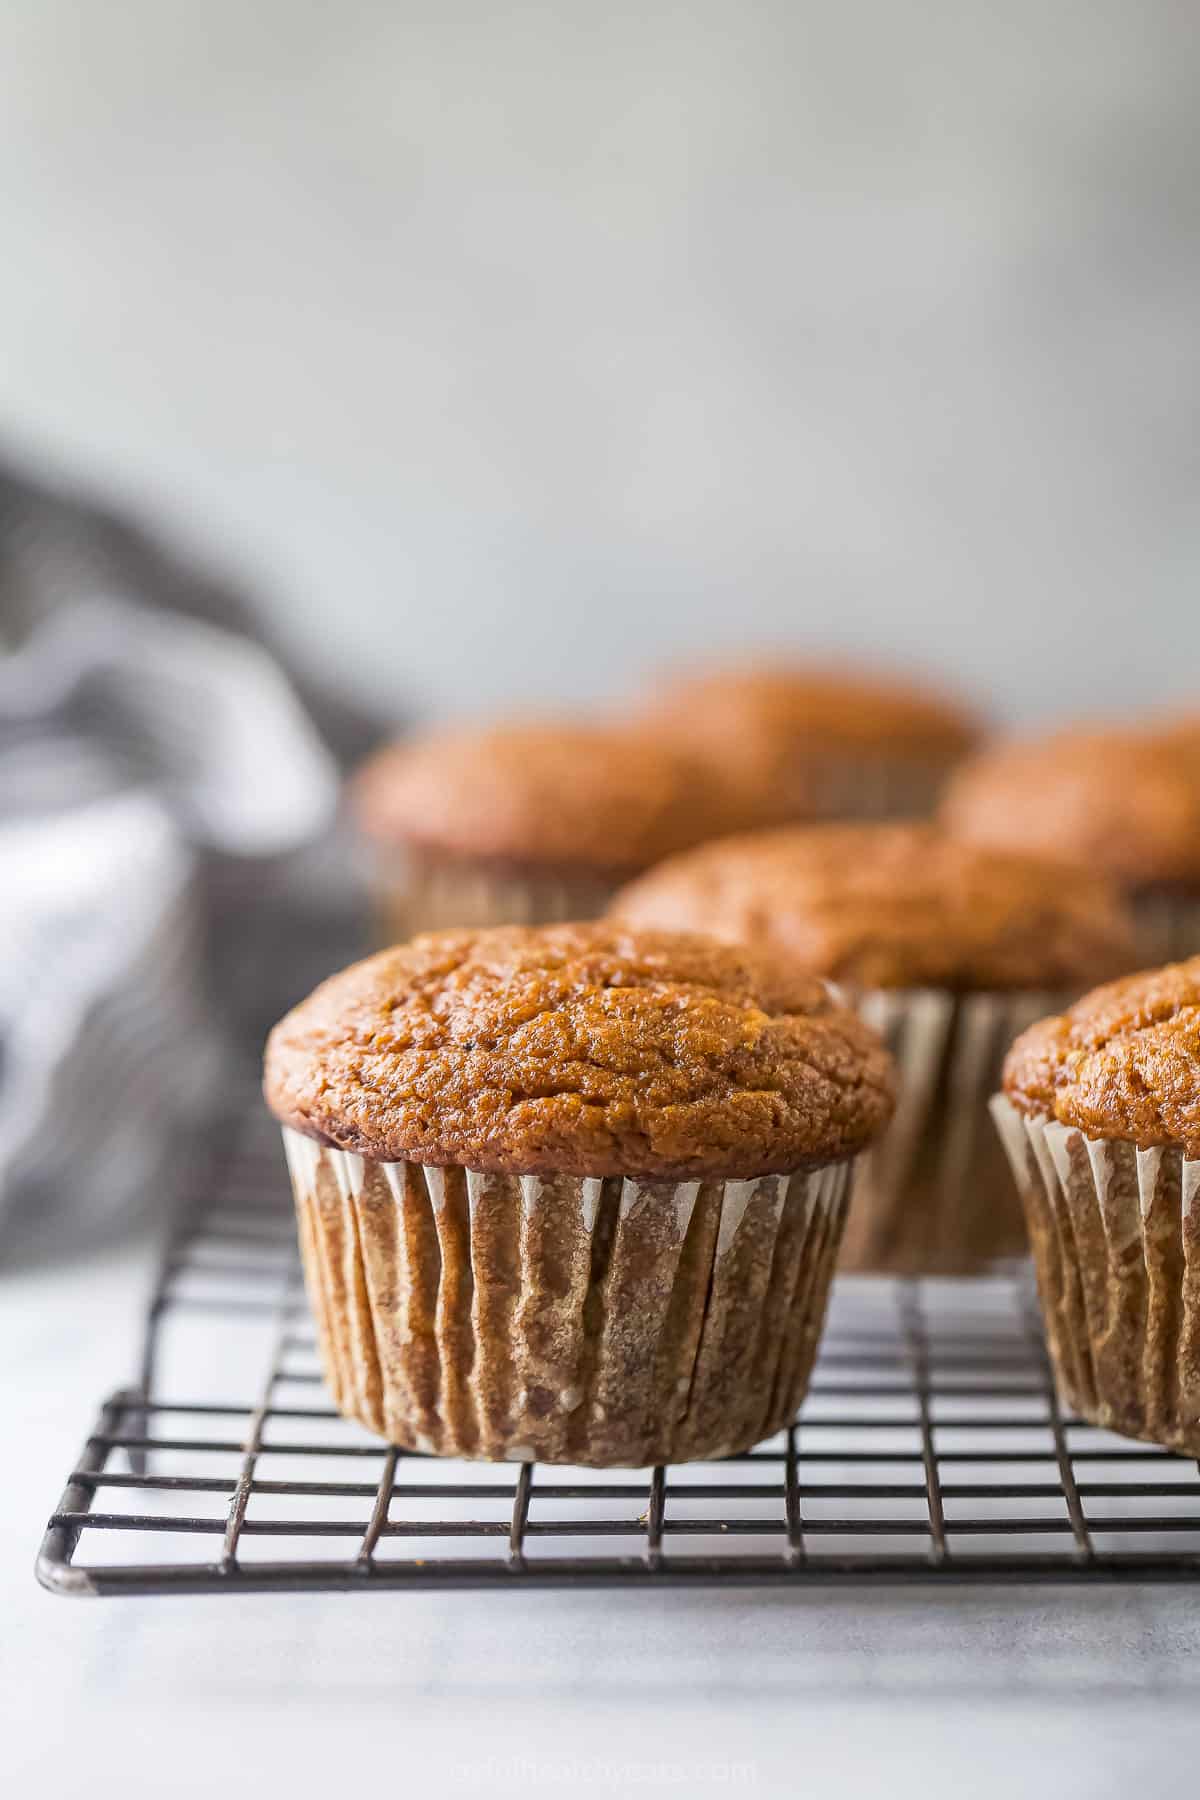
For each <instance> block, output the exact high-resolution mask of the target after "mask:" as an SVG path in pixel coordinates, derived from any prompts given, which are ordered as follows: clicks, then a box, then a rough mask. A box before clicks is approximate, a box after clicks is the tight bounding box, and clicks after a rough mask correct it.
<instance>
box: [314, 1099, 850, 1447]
mask: <svg viewBox="0 0 1200 1800" xmlns="http://www.w3.org/2000/svg"><path fill="white" fill-rule="evenodd" d="M283 1137H284V1148H285V1150H286V1153H287V1159H288V1166H289V1169H290V1171H291V1176H292V1184H293V1188H294V1191H295V1196H296V1207H297V1213H298V1217H299V1225H300V1244H301V1250H302V1253H303V1259H304V1268H305V1276H306V1280H307V1284H308V1291H309V1296H310V1299H311V1302H312V1307H313V1311H314V1314H315V1315H316V1321H317V1327H318V1334H319V1339H320V1345H321V1354H322V1360H323V1363H324V1367H325V1373H326V1377H327V1379H328V1382H329V1385H330V1388H331V1389H332V1391H333V1397H334V1400H335V1402H336V1404H337V1406H338V1408H339V1410H340V1411H342V1412H344V1413H347V1414H349V1415H350V1416H351V1417H353V1418H356V1419H359V1420H361V1421H362V1423H363V1424H365V1425H367V1426H369V1427H370V1429H371V1430H372V1431H377V1432H379V1433H380V1434H381V1435H382V1436H384V1437H386V1438H388V1439H389V1440H390V1441H392V1442H393V1443H398V1444H401V1445H405V1446H407V1447H410V1448H413V1449H418V1450H425V1451H433V1452H436V1453H438V1454H440V1455H444V1456H461V1457H476V1458H485V1459H489V1460H500V1459H508V1460H518V1461H526V1460H531V1459H535V1458H536V1459H537V1460H539V1461H543V1462H551V1463H554V1462H558V1463H562V1462H566V1463H582V1464H590V1465H592V1466H595V1467H610V1466H620V1467H635V1468H636V1467H644V1466H647V1465H649V1464H652V1463H661V1462H679V1461H683V1460H686V1459H688V1458H696V1457H712V1456H721V1455H725V1454H729V1453H731V1452H733V1451H736V1450H741V1449H745V1448H746V1447H747V1446H749V1445H750V1444H753V1443H757V1442H758V1440H759V1439H760V1438H763V1437H767V1436H769V1435H770V1434H771V1433H772V1432H775V1431H778V1430H780V1429H781V1428H782V1427H783V1426H785V1425H787V1424H788V1423H789V1422H790V1421H791V1420H792V1418H793V1417H794V1416H795V1413H796V1411H797V1409H798V1408H799V1406H800V1403H801V1401H802V1400H803V1398H804V1394H805V1391H806V1389H807V1386H808V1379H809V1374H810V1372H811V1369H812V1364H813V1359H814V1357H815V1355H816V1348H817V1340H818V1338H819V1336H820V1332H821V1326H822V1323H823V1321H824V1316H825V1305H826V1301H827V1299H828V1294H829V1285H830V1281H831V1279H832V1274H833V1265H834V1261H835V1259H836V1256H837V1250H838V1244H839V1242H840V1240H841V1234H842V1228H843V1225H844V1222H845V1211H846V1196H847V1192H848V1187H849V1178H850V1165H849V1164H848V1163H837V1164H831V1165H829V1166H827V1167H825V1168H821V1169H817V1170H813V1171H803V1172H797V1173H795V1174H792V1175H767V1176H762V1177H759V1178H758V1179H755V1180H749V1181H726V1182H715V1181H713V1182H694V1181H693V1182H683V1183H679V1184H672V1183H670V1182H639V1181H634V1180H629V1179H621V1178H620V1177H614V1178H610V1179H606V1180H584V1179H581V1178H577V1177H574V1176H566V1175H562V1176H531V1175H530V1176H515V1175H498V1174H478V1173H476V1172H474V1171H472V1170H469V1169H462V1168H457V1167H455V1168H446V1169H437V1168H425V1167H422V1166H421V1165H420V1164H417V1163H402V1162H395V1163H373V1162H368V1161H366V1160H364V1159H363V1158H362V1157H358V1156H353V1155H350V1154H348V1153H346V1152H344V1151H338V1150H332V1149H329V1148H326V1147H324V1146H322V1145H319V1144H318V1143H316V1142H315V1140H313V1139H311V1138H308V1137H304V1136H302V1135H301V1134H300V1133H298V1132H295V1131H292V1130H290V1129H286V1128H285V1130H284V1134H283Z"/></svg>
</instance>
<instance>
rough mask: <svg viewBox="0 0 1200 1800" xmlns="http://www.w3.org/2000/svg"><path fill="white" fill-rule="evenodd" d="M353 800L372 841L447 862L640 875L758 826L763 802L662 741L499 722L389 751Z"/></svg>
mask: <svg viewBox="0 0 1200 1800" xmlns="http://www.w3.org/2000/svg"><path fill="white" fill-rule="evenodd" d="M352 804H353V807H354V810H355V813H356V815H357V817H358V820H359V823H360V824H361V826H362V827H363V829H364V831H365V832H366V833H367V835H368V836H369V837H371V838H374V839H376V840H377V841H380V842H383V843H390V844H398V845H411V846H414V847H419V848H424V849H427V850H434V851H437V852H438V853H440V854H442V855H447V856H462V857H468V858H471V859H472V860H480V859H482V860H486V861H493V860H494V861H496V862H502V863H506V864H514V865H522V866H533V867H539V868H547V869H555V868H558V869H572V868H578V867H580V866H582V867H584V868H586V869H588V870H591V871H597V872H606V873H608V872H611V873H615V874H618V875H619V874H621V873H632V872H634V871H636V870H638V869H644V868H646V867H647V866H648V865H649V864H650V863H652V862H656V861H657V860H658V859H659V858H660V857H663V856H670V855H671V854H673V853H674V852H675V851H677V850H682V849H686V848H688V847H689V846H690V845H692V844H696V843H700V842H701V841H702V840H703V839H704V838H706V837H712V836H715V835H717V834H719V833H720V832H722V831H731V830H737V829H738V828H739V827H741V826H744V825H746V824H748V823H753V822H755V820H756V819H758V818H759V816H760V814H759V812H758V809H757V806H756V803H755V801H754V799H753V796H751V795H749V794H747V793H745V792H738V791H736V790H735V789H734V787H733V785H732V783H730V782H724V781H721V780H719V779H715V778H714V776H713V773H712V771H711V770H709V769H707V768H705V767H701V766H700V765H699V764H697V763H696V762H695V761H693V759H692V758H691V757H690V756H688V755H687V754H686V753H685V752H684V751H682V750H681V749H679V748H678V747H677V746H675V745H673V744H669V743H666V742H664V741H662V740H661V739H659V738H656V737H654V736H652V735H649V734H646V733H644V732H640V731H637V730H622V729H620V728H617V727H609V726H600V725H571V724H525V725H516V724H513V725H496V726H493V727H491V728H490V729H486V730H481V731H445V732H438V733H432V734H430V735H428V736H425V737H419V738H414V739H412V740H411V741H402V742H400V743H397V744H393V745H390V746H389V747H388V748H386V749H384V750H381V751H379V752H378V753H377V754H376V755H375V756H374V757H372V758H371V759H370V761H369V762H367V763H366V764H365V766H364V767H363V768H362V769H361V770H360V771H359V773H358V775H357V777H356V778H355V781H354V783H353V786H352Z"/></svg>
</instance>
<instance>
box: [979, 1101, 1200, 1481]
mask: <svg viewBox="0 0 1200 1800" xmlns="http://www.w3.org/2000/svg"><path fill="white" fill-rule="evenodd" d="M992 1113H993V1116H994V1118H995V1121H996V1126H997V1129H998V1131H999V1133H1000V1137H1001V1139H1002V1141H1003V1144H1004V1148H1005V1150H1006V1152H1007V1154H1008V1158H1009V1161H1010V1163H1011V1165H1012V1171H1013V1174H1014V1175H1015V1177H1016V1181H1017V1186H1018V1188H1019V1190H1020V1193H1021V1198H1022V1200H1023V1202H1024V1204H1025V1209H1026V1214H1027V1217H1028V1220H1029V1239H1030V1243H1031V1246H1032V1248H1033V1260H1034V1267H1035V1269H1036V1271H1037V1281H1038V1292H1039V1295H1040V1297H1041V1303H1042V1317H1043V1320H1044V1322H1045V1327H1046V1340H1047V1343H1048V1346H1049V1350H1050V1358H1051V1361H1052V1363H1053V1365H1054V1373H1055V1378H1056V1383H1057V1387H1058V1391H1059V1395H1060V1397H1061V1399H1062V1401H1063V1404H1064V1406H1066V1407H1068V1408H1069V1409H1070V1410H1071V1411H1072V1412H1076V1413H1078V1414H1079V1416H1080V1417H1081V1418H1084V1419H1090V1420H1091V1421H1092V1423H1093V1424H1096V1425H1103V1426H1105V1427H1106V1428H1107V1429H1108V1430H1110V1431H1119V1432H1123V1433H1124V1434H1125V1435H1126V1436H1127V1437H1136V1438H1146V1439H1148V1440H1149V1441H1150V1442H1151V1443H1155V1444H1166V1445H1168V1446H1169V1447H1170V1448H1171V1449H1173V1450H1183V1451H1186V1452H1187V1454H1188V1455H1189V1456H1200V1162H1196V1161H1190V1160H1189V1159H1188V1158H1187V1157H1184V1156H1182V1155H1181V1154H1180V1152H1179V1151H1178V1150H1173V1149H1150V1150H1139V1149H1138V1148H1137V1147H1136V1145H1134V1144H1127V1143H1121V1142H1118V1141H1117V1140H1115V1139H1109V1138H1088V1137H1085V1136H1084V1135H1083V1133H1082V1132H1081V1131H1076V1130H1074V1129H1073V1128H1071V1127H1069V1126H1066V1125H1060V1124H1058V1123H1057V1121H1053V1120H1046V1119H1032V1118H1027V1117H1026V1116H1025V1115H1024V1114H1023V1113H1021V1112H1019V1111H1018V1110H1017V1108H1016V1107H1015V1106H1013V1105H1012V1103H1011V1101H1009V1100H1007V1099H1006V1098H1005V1097H1004V1096H1003V1095H1002V1094H997V1095H996V1096H995V1098H994V1099H993V1101H992Z"/></svg>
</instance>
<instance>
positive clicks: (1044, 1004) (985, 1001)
mask: <svg viewBox="0 0 1200 1800" xmlns="http://www.w3.org/2000/svg"><path fill="white" fill-rule="evenodd" d="M1056 1004H1057V999H1056V996H1054V995H1050V994H1046V993H1035V992H1032V991H1029V992H1021V993H1014V994H1004V993H985V994H954V993H951V992H949V991H947V990H942V989H930V988H912V989H894V990H893V989H887V990H882V989H877V990H875V991H873V992H870V993H864V994H862V995H861V996H859V999H858V1001H857V1006H858V1010H859V1012H860V1013H861V1014H862V1016H863V1017H864V1018H865V1019H866V1020H867V1022H868V1023H869V1024H871V1025H873V1026H874V1027H875V1029H876V1030H877V1031H878V1032H880V1034H881V1035H882V1037H883V1038H884V1040H885V1042H886V1043H887V1046H888V1049H889V1050H890V1051H891V1053H892V1055H893V1056H894V1057H895V1059H896V1063H897V1066H898V1069H899V1076H900V1081H899V1098H898V1102H897V1106H896V1113H895V1117H894V1118H893V1120H892V1123H891V1125H890V1126H889V1127H888V1130H887V1131H886V1132H885V1133H884V1135H883V1137H882V1138H880V1140H879V1142H878V1143H877V1144H875V1145H874V1146H873V1147H872V1148H871V1149H870V1150H869V1151H867V1152H866V1153H865V1154H864V1155H863V1156H861V1157H860V1158H859V1161H858V1165H857V1170H856V1174H855V1181H854V1191H853V1199H852V1204H851V1208H850V1220H849V1224H848V1226H847V1229H846V1237H845V1243H844V1246H843V1251H842V1260H841V1266H842V1268H843V1269H845V1270H847V1271H850V1272H855V1273H864V1274H866V1273H886V1274H897V1275H972V1274H978V1273H979V1272H980V1271H981V1270H984V1269H986V1268H988V1267H989V1266H991V1265H992V1264H994V1263H997V1262H1000V1261H1003V1260H1004V1259H1007V1258H1011V1257H1014V1256H1024V1255H1025V1254H1026V1251H1027V1248H1028V1246H1027V1243H1026V1234H1025V1222H1024V1219H1023V1217H1022V1213H1021V1208H1020V1205H1019V1202H1018V1200H1017V1197H1016V1196H1015V1195H1014V1193H1013V1190H1012V1183H1011V1182H1010V1180H1009V1178H1008V1170H1007V1168H1006V1166H1005V1162H1004V1157H1003V1154H1002V1153H1001V1150H1000V1148H999V1146H998V1145H997V1143H996V1139H995V1134H994V1132H993V1130H992V1126H991V1121H990V1119H989V1117H988V1101H989V1098H990V1096H991V1094H992V1093H993V1092H994V1090H995V1088H996V1085H997V1082H998V1080H999V1077H1000V1070H1001V1068H1002V1066H1003V1062H1004V1057H1005V1053H1006V1052H1007V1050H1008V1047H1009V1045H1010V1044H1011V1043H1012V1040H1013V1038H1014V1037H1016V1035H1017V1034H1018V1032H1020V1031H1023V1030H1024V1029H1025V1027H1026V1026H1027V1025H1031V1024H1032V1023H1033V1021H1034V1020H1035V1019H1039V1018H1042V1017H1043V1016H1044V1015H1045V1014H1046V1013H1047V1012H1050V1011H1053V1010H1054V1007H1055V1005H1056Z"/></svg>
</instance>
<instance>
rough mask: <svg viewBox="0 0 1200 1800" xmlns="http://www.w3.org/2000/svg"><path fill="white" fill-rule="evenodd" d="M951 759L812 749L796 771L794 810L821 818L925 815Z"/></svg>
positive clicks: (933, 804)
mask: <svg viewBox="0 0 1200 1800" xmlns="http://www.w3.org/2000/svg"><path fill="white" fill-rule="evenodd" d="M952 767H953V764H952V763H950V762H939V761H933V762H930V761H919V760H916V759H914V758H911V757H909V758H904V757H899V756H897V755H896V754H895V752H887V751H883V752H880V753H879V754H877V755H869V754H861V755H854V754H853V753H852V752H847V753H845V754H840V753H837V752H834V751H828V752H813V753H812V755H811V756H806V757H805V759H804V762H803V765H802V768H801V770H800V772H799V775H798V788H797V811H798V814H799V815H800V816H812V815H813V814H815V815H816V816H817V817H819V818H823V819H914V818H926V817H928V816H929V815H930V814H931V813H932V812H933V811H934V810H935V808H936V806H937V803H938V800H939V799H940V797H941V792H942V789H943V788H944V787H945V785H946V781H947V779H948V777H949V775H950V772H951V769H952Z"/></svg>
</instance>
